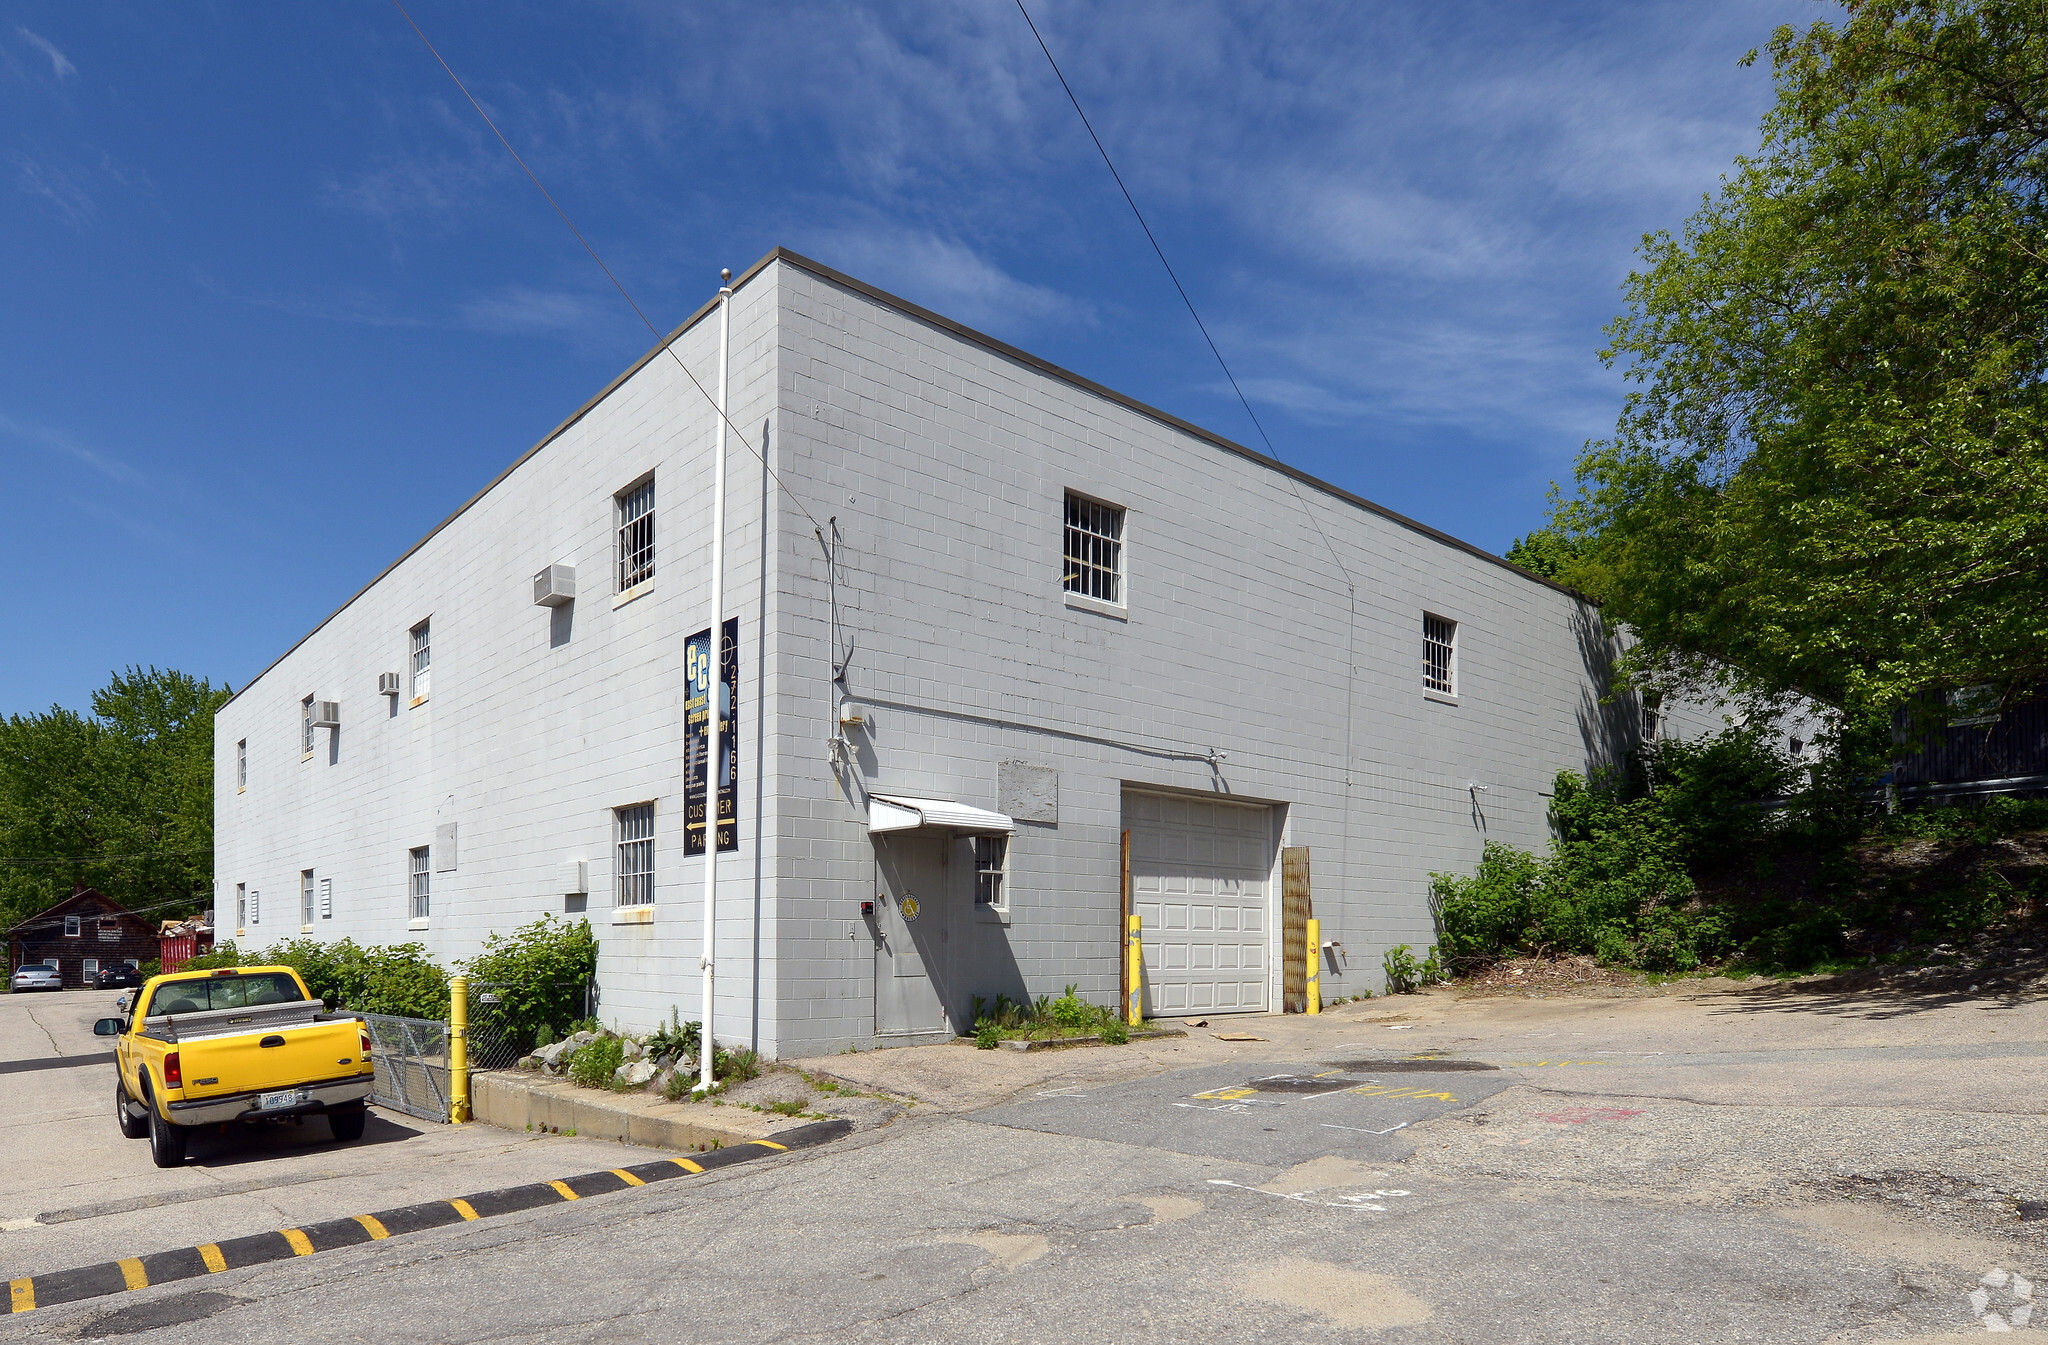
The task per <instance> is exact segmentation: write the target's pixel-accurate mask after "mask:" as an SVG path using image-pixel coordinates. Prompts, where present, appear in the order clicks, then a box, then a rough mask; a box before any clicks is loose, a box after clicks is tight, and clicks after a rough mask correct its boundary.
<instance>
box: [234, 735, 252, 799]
mask: <svg viewBox="0 0 2048 1345" xmlns="http://www.w3.org/2000/svg"><path fill="white" fill-rule="evenodd" d="M248 787H249V740H248V739H247V738H244V739H242V740H241V741H240V742H238V743H236V744H235V790H236V792H237V793H239V792H241V791H242V790H244V789H247V788H248Z"/></svg>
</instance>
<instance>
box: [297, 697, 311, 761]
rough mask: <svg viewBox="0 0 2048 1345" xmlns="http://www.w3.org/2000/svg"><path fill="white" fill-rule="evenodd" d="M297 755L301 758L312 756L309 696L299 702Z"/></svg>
mask: <svg viewBox="0 0 2048 1345" xmlns="http://www.w3.org/2000/svg"><path fill="white" fill-rule="evenodd" d="M299 755H300V756H301V757H310V756H312V755H313V698H312V697H311V696H308V697H306V699H304V700H302V701H300V702H299Z"/></svg>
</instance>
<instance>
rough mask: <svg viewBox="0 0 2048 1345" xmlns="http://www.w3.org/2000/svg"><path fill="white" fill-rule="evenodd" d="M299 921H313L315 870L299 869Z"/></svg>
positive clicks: (302, 922)
mask: <svg viewBox="0 0 2048 1345" xmlns="http://www.w3.org/2000/svg"><path fill="white" fill-rule="evenodd" d="M299 923H300V924H302V925H310V924H312V923H313V871H312V870H311V869H300V870H299Z"/></svg>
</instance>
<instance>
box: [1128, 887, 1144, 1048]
mask: <svg viewBox="0 0 2048 1345" xmlns="http://www.w3.org/2000/svg"><path fill="white" fill-rule="evenodd" d="M1124 984H1126V985H1128V986H1129V987H1130V988H1131V999H1130V1003H1129V1004H1128V1005H1126V1006H1125V1007H1126V1014H1125V1016H1126V1017H1127V1018H1128V1019H1129V1021H1130V1024H1131V1026H1132V1027H1140V1026H1142V1025H1143V1024H1144V1022H1145V945H1144V942H1143V940H1142V939H1140V937H1139V933H1138V917H1137V916H1135V915H1133V916H1132V917H1131V918H1130V924H1129V926H1128V929H1127V932H1126V933H1125V936H1124Z"/></svg>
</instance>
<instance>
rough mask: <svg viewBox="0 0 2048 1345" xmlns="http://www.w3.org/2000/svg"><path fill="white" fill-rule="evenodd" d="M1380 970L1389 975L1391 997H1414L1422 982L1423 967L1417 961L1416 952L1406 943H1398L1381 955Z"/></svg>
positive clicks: (1388, 988)
mask: <svg viewBox="0 0 2048 1345" xmlns="http://www.w3.org/2000/svg"><path fill="white" fill-rule="evenodd" d="M1380 969H1381V970H1382V971H1384V972H1385V973H1386V974H1387V993H1388V994H1390V995H1412V994H1414V993H1415V987H1416V986H1417V985H1419V984H1421V982H1422V966H1421V964H1420V963H1418V962H1417V961H1416V960H1415V950H1414V949H1413V948H1410V947H1409V946H1408V945H1407V944H1405V943H1397V944H1395V945H1394V946H1393V947H1392V948H1389V949H1387V951H1386V952H1385V953H1383V954H1381V955H1380Z"/></svg>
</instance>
